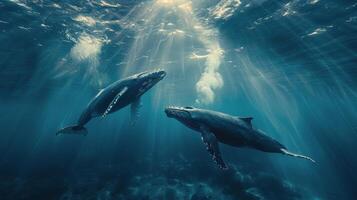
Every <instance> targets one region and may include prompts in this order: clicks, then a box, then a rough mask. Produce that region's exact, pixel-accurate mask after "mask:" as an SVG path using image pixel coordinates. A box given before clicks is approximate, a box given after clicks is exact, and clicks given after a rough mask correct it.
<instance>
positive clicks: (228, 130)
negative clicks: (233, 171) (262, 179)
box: [165, 107, 315, 169]
mask: <svg viewBox="0 0 357 200" xmlns="http://www.w3.org/2000/svg"><path fill="white" fill-rule="evenodd" d="M165 113H166V115H167V116H168V117H169V118H175V119H177V120H178V121H180V122H181V123H183V124H184V125H186V126H187V127H189V128H191V129H193V130H195V131H198V132H200V133H201V138H202V141H203V142H204V143H205V145H206V148H207V151H208V152H209V153H210V154H211V156H212V159H213V160H214V161H215V162H216V163H217V165H218V166H219V168H221V169H228V166H227V165H226V163H225V162H224V161H223V159H222V156H221V152H220V150H219V142H221V143H224V144H228V145H231V146H235V147H247V148H252V149H257V150H260V151H264V152H270V153H281V154H284V155H288V156H293V157H298V158H303V159H306V160H309V161H311V162H314V163H315V161H314V160H313V159H311V158H310V157H308V156H304V155H300V154H296V153H292V152H290V151H288V150H287V148H286V147H285V146H284V145H282V144H280V143H279V142H278V141H276V140H274V139H273V138H271V137H269V136H267V135H266V134H264V132H263V131H261V130H259V129H256V128H254V127H253V126H252V119H253V118H252V117H237V116H231V115H228V114H225V113H221V112H216V111H211V110H205V109H198V108H193V107H168V108H166V109H165Z"/></svg>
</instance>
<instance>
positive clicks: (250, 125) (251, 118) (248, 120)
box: [239, 117, 253, 127]
mask: <svg viewBox="0 0 357 200" xmlns="http://www.w3.org/2000/svg"><path fill="white" fill-rule="evenodd" d="M239 119H241V120H243V121H244V122H245V123H246V124H248V126H249V127H252V120H253V117H239Z"/></svg>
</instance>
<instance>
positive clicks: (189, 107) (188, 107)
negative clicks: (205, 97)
mask: <svg viewBox="0 0 357 200" xmlns="http://www.w3.org/2000/svg"><path fill="white" fill-rule="evenodd" d="M185 108H186V109H189V110H190V109H193V108H192V107H191V106H186V107H185Z"/></svg>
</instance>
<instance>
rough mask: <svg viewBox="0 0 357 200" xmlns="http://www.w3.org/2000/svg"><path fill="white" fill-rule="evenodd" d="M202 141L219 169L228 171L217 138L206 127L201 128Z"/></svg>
mask: <svg viewBox="0 0 357 200" xmlns="http://www.w3.org/2000/svg"><path fill="white" fill-rule="evenodd" d="M201 136H202V141H203V143H205V145H206V148H207V151H208V152H209V153H210V154H211V156H212V159H213V160H214V161H215V162H216V164H217V165H218V167H219V168H220V169H223V170H227V169H228V166H227V165H226V163H224V161H223V159H222V156H221V152H220V150H219V145H218V141H217V138H216V136H215V135H214V134H213V133H212V132H210V131H209V130H207V129H206V128H205V127H201Z"/></svg>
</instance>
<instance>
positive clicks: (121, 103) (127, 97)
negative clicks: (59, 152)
mask: <svg viewBox="0 0 357 200" xmlns="http://www.w3.org/2000/svg"><path fill="white" fill-rule="evenodd" d="M165 76H166V72H165V71H163V70H155V71H147V72H142V73H138V74H134V75H132V76H130V77H127V78H123V79H121V80H118V81H116V82H114V83H112V84H111V85H109V86H107V87H106V88H104V89H102V90H100V91H99V92H98V94H97V95H96V96H95V97H94V98H93V99H92V100H91V101H90V102H89V104H88V106H87V107H86V109H85V110H84V111H83V112H82V114H81V115H80V117H79V119H78V121H77V124H75V125H72V126H68V127H65V128H62V129H60V130H59V131H57V133H56V135H58V134H82V135H86V134H87V133H88V132H87V129H86V128H85V127H84V125H85V124H87V123H88V122H89V121H90V120H91V119H92V118H94V117H99V116H102V117H106V116H107V115H108V114H111V113H113V112H115V111H118V110H119V109H121V108H123V107H125V106H127V105H129V104H130V105H131V122H132V123H134V122H135V120H136V118H137V116H138V114H139V108H140V106H141V102H140V97H141V96H142V95H143V94H144V93H145V92H147V91H148V90H149V89H150V88H152V87H153V86H154V85H155V84H156V83H158V82H159V81H160V80H162V79H163V78H164V77H165Z"/></svg>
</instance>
